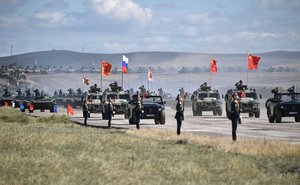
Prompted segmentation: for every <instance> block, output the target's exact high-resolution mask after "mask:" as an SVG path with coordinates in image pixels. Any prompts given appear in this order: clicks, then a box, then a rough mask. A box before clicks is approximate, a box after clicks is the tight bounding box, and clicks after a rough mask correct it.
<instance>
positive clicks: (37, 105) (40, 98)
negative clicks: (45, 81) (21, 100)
mask: <svg viewBox="0 0 300 185" xmlns="http://www.w3.org/2000/svg"><path fill="white" fill-rule="evenodd" d="M34 93H35V96H34V97H33V98H32V99H31V101H30V104H32V108H30V106H29V105H28V103H29V102H27V103H26V104H27V107H28V108H29V112H33V111H34V110H40V111H41V112H44V111H45V110H49V111H50V112H53V111H54V106H55V105H56V103H55V101H54V100H53V99H52V98H50V97H48V96H45V94H44V93H43V91H42V92H41V93H40V91H39V90H38V89H36V90H34ZM27 101H28V100H27Z"/></svg>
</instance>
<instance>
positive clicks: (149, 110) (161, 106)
mask: <svg viewBox="0 0 300 185" xmlns="http://www.w3.org/2000/svg"><path fill="white" fill-rule="evenodd" d="M137 96H138V95H133V97H132V100H130V102H129V108H128V114H129V124H136V118H135V115H134V113H132V110H133V109H134V107H135V105H136V102H137ZM141 103H142V113H141V119H154V123H155V124H162V125H164V124H165V123H166V113H165V104H166V102H165V101H163V98H162V97H161V96H155V95H147V96H141Z"/></svg>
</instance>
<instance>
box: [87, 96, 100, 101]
mask: <svg viewBox="0 0 300 185" xmlns="http://www.w3.org/2000/svg"><path fill="white" fill-rule="evenodd" d="M87 99H88V100H96V99H99V100H102V96H99V95H88V97H87Z"/></svg>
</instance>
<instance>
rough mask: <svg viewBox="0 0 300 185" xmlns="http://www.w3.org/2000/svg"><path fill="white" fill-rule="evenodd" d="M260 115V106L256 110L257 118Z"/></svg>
mask: <svg viewBox="0 0 300 185" xmlns="http://www.w3.org/2000/svg"><path fill="white" fill-rule="evenodd" d="M259 117H260V109H259V108H258V109H257V110H256V112H255V118H259Z"/></svg>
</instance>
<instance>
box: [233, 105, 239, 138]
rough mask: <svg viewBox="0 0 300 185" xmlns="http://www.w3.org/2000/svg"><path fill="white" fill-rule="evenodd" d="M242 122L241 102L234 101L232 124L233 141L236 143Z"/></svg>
mask: <svg viewBox="0 0 300 185" xmlns="http://www.w3.org/2000/svg"><path fill="white" fill-rule="evenodd" d="M239 120H240V102H239V101H238V100H233V101H232V102H231V124H232V140H233V141H236V129H237V124H238V122H239Z"/></svg>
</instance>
